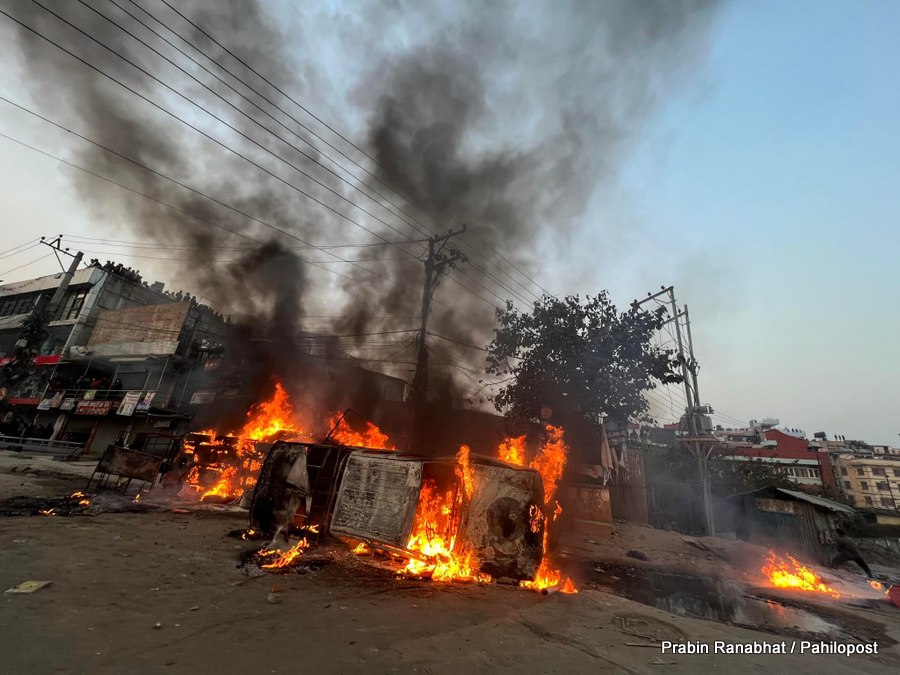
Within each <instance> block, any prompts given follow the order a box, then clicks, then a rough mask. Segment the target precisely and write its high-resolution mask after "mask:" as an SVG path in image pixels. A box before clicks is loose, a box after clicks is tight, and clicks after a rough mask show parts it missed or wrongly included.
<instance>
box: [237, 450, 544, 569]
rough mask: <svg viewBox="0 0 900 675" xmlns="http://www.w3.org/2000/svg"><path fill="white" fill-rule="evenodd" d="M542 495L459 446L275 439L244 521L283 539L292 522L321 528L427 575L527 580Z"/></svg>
mask: <svg viewBox="0 0 900 675" xmlns="http://www.w3.org/2000/svg"><path fill="white" fill-rule="evenodd" d="M543 501H544V488H543V484H542V480H541V476H540V474H539V473H538V472H537V471H535V470H533V469H530V468H525V467H521V466H515V465H513V464H508V463H506V462H503V461H500V460H496V459H491V458H487V457H481V456H478V455H471V456H470V454H469V449H468V448H467V447H465V446H463V448H461V450H460V453H459V454H458V455H457V456H456V457H446V458H433V457H423V456H417V455H413V454H401V453H398V452H395V451H385V450H374V449H368V448H356V447H348V446H344V445H339V444H330V443H327V442H326V443H318V444H316V443H295V442H285V441H279V442H276V443H275V444H274V445H273V446H272V447H271V449H270V450H269V452H268V454H267V455H266V458H265V461H264V463H263V466H262V469H261V471H260V473H259V478H258V481H257V483H256V487H255V489H254V493H253V499H252V503H251V507H250V527H251V528H252V529H253V530H254V531H256V532H258V533H264V534H266V535H268V536H272V537H273V538H274V539H276V540H277V539H278V538H282V539H284V540H285V541H286V538H287V534H288V533H289V532H290V531H291V529H292V528H305V529H306V530H307V531H312V532H318V533H320V534H330V535H332V536H334V537H338V538H340V539H342V540H345V541H348V542H350V543H356V544H357V545H360V546H361V545H365V546H368V547H371V548H372V549H375V550H380V551H383V552H386V553H388V554H391V555H395V556H397V557H400V558H403V559H405V560H407V561H408V562H407V567H406V570H407V571H411V572H413V573H415V572H416V571H417V570H428V572H429V574H433V578H436V579H438V578H441V577H440V575H450V576H452V577H453V578H469V579H475V580H479V579H481V578H484V579H490V578H494V579H502V578H506V579H510V580H531V579H533V578H534V577H535V575H536V574H537V572H538V568H539V566H540V564H541V559H542V556H543V547H544V539H545V538H544V527H545V518H544V504H543ZM450 576H448V577H447V578H450Z"/></svg>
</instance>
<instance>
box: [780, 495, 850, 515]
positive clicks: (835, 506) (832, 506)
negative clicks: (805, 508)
mask: <svg viewBox="0 0 900 675" xmlns="http://www.w3.org/2000/svg"><path fill="white" fill-rule="evenodd" d="M775 489H776V490H778V492H784V493H785V494H787V495H790V496H791V497H793V498H794V499H800V500H803V501H805V502H809V503H810V504H815V505H816V506H821V507H822V508H825V509H829V510H830V511H841V512H843V513H849V514H851V515H852V514H854V513H856V509H854V508H853V507H852V506H847V505H846V504H839V503H838V502H833V501H831V500H830V499H824V498H823V497H816V496H815V495H809V494H806V493H805V492H798V491H797V490H788V489H787V488H775Z"/></svg>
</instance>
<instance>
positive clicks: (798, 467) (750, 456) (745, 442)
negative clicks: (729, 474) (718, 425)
mask: <svg viewBox="0 0 900 675" xmlns="http://www.w3.org/2000/svg"><path fill="white" fill-rule="evenodd" d="M715 434H716V436H717V437H719V438H722V439H723V443H722V445H721V446H720V449H719V453H720V454H719V457H720V459H724V460H728V461H736V462H738V461H749V460H754V461H759V462H763V463H765V464H769V465H772V466H773V467H775V468H777V469H778V470H779V471H780V472H781V473H782V474H783V475H784V476H786V477H787V478H788V479H790V480H792V481H793V482H795V483H797V484H798V485H806V486H810V487H822V486H826V485H827V486H832V487H835V486H836V477H835V474H834V468H833V466H832V462H831V457H830V456H829V454H828V453H827V452H824V451H820V448H818V447H817V446H815V445H812V444H810V442H809V441H807V440H806V438H804V437H801V436H800V432H792V433H785V432H784V431H782V430H780V429H775V428H755V429H737V430H717V431H716V432H715Z"/></svg>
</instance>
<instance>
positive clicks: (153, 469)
mask: <svg viewBox="0 0 900 675" xmlns="http://www.w3.org/2000/svg"><path fill="white" fill-rule="evenodd" d="M160 465H162V458H161V457H154V456H153V455H148V454H146V453H143V452H138V451H137V450H127V449H126V448H122V447H119V446H117V445H110V446H108V447H107V448H106V452H104V453H103V456H102V457H101V458H100V461H99V462H98V463H97V468H96V469H94V472H95V473H108V474H111V475H113V476H122V477H124V478H133V479H135V480H143V481H147V482H148V483H152V482H153V481H154V480H155V479H156V474H157V472H159V467H160Z"/></svg>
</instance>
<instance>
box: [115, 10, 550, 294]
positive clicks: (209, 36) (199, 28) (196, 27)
mask: <svg viewBox="0 0 900 675" xmlns="http://www.w3.org/2000/svg"><path fill="white" fill-rule="evenodd" d="M111 1H112V0H110V2H111ZM129 2H131V4H132V5H134V6H135V7H138V8H139V9H140V10H141V11H142V12H143V13H144V14H146V15H147V16H149V17H150V18H152V19H153V20H154V21H156V22H157V23H158V24H160V25H161V26H163V27H164V28H165V29H166V30H168V31H169V32H170V33H172V34H173V35H176V36H177V37H178V38H179V39H180V40H181V41H182V42H184V43H185V44H187V45H189V46H190V47H191V48H192V49H194V50H195V51H196V52H197V53H199V54H202V55H203V56H204V57H205V58H206V59H207V60H208V61H210V62H211V63H214V64H216V66H218V67H219V68H221V69H222V70H223V71H224V72H226V73H228V74H229V75H230V76H231V77H232V78H234V79H235V80H237V81H238V82H240V83H241V84H243V85H244V86H245V87H247V88H248V89H249V90H250V91H252V92H254V93H255V94H256V95H258V96H260V97H261V98H262V99H263V100H265V101H266V102H267V103H269V104H270V105H271V106H273V107H274V108H275V109H276V110H278V111H279V112H281V113H282V114H284V115H286V116H287V117H289V118H290V119H291V120H293V121H294V122H295V123H296V124H298V125H299V126H300V127H301V128H303V129H304V130H305V131H307V132H308V133H310V134H312V135H313V136H314V137H315V138H318V139H319V140H320V141H321V142H322V143H324V144H325V145H326V146H327V147H329V148H331V149H332V150H334V151H335V152H337V153H338V154H340V155H341V156H342V157H344V158H345V159H347V160H349V161H350V162H352V163H353V164H354V165H355V166H357V167H358V168H360V169H361V170H362V171H363V172H365V173H366V175H368V176H369V177H370V178H372V179H373V180H375V181H377V182H378V183H379V184H380V185H382V186H384V187H387V188H389V189H391V190H392V191H393V192H394V193H396V194H397V195H399V196H401V197H403V199H405V200H406V202H407V203H408V204H410V205H411V206H412V207H413V208H415V209H416V210H417V211H418V212H419V213H420V214H422V215H424V216H426V217H427V218H429V219H430V220H431V221H432V223H434V219H433V218H432V217H431V216H430V215H429V214H428V213H426V211H425V210H424V209H422V208H421V207H419V206H418V205H416V204H415V202H414V201H413V200H411V199H410V198H409V197H408V195H405V194H403V193H402V192H401V191H399V190H398V189H397V188H396V187H395V186H392V185H389V184H387V183H385V182H384V181H383V180H382V179H381V178H379V177H378V176H376V175H375V174H374V173H372V172H371V171H369V170H368V169H367V168H366V167H364V166H363V165H362V164H360V163H359V162H358V161H357V160H355V159H354V158H353V157H350V156H349V155H347V154H346V153H344V152H343V151H341V150H340V149H339V148H337V147H335V146H334V145H332V144H331V143H329V142H328V141H327V140H326V139H324V138H323V137H322V136H320V135H319V134H317V133H315V132H314V131H312V130H311V129H309V128H308V127H306V126H305V125H303V124H302V123H301V122H300V121H299V120H297V119H296V118H295V117H293V116H292V115H290V114H289V113H288V112H287V111H285V110H283V109H282V108H281V107H279V106H278V105H277V104H275V103H274V102H273V101H271V100H270V99H269V98H267V97H266V96H265V95H264V94H262V93H261V92H259V91H258V90H257V89H256V88H254V87H252V86H250V85H249V84H248V83H247V82H246V81H244V80H243V79H241V78H240V77H238V76H237V75H235V74H234V73H233V72H231V71H230V70H228V69H227V68H226V67H225V66H223V65H222V64H221V63H219V62H218V60H216V59H214V58H213V57H211V56H209V55H208V54H206V53H205V52H204V51H203V50H201V49H200V48H199V47H197V46H196V45H194V44H193V43H192V42H191V41H190V40H188V39H187V38H185V37H184V36H182V35H181V34H179V33H178V32H176V31H175V30H173V29H172V28H171V27H170V26H169V25H168V23H166V22H163V21H161V20H160V19H158V18H157V17H156V16H154V15H153V14H151V13H150V12H149V11H148V10H147V9H146V8H144V7H140V6H139V5H137V3H135V2H134V0H129ZM162 2H163V4H165V5H166V6H167V7H168V8H169V9H170V10H171V11H173V12H174V13H175V14H177V15H178V16H179V17H181V18H182V19H183V20H184V21H185V22H186V23H188V24H189V25H190V26H192V27H193V28H194V30H196V31H198V32H199V33H201V34H202V35H204V36H205V37H206V38H207V39H208V40H210V42H212V43H213V44H215V45H216V46H217V47H219V49H221V50H222V51H224V52H225V53H226V54H228V55H229V56H231V58H233V59H234V60H235V61H237V62H238V63H240V64H241V65H242V66H243V67H244V68H245V69H247V70H248V71H249V72H251V73H253V74H254V75H256V77H258V78H259V79H260V80H261V81H263V82H265V83H266V84H267V85H268V86H269V87H271V88H272V89H273V90H274V91H276V92H278V93H279V94H281V95H282V96H283V97H284V98H285V99H287V100H288V101H290V102H291V103H293V104H294V105H295V106H297V107H298V108H299V109H300V110H302V111H303V112H304V113H306V114H307V115H308V116H309V117H311V118H312V119H314V120H315V121H317V122H318V123H319V124H321V125H322V126H324V127H325V128H326V129H328V130H329V131H330V132H331V133H333V134H334V135H335V136H337V137H338V138H340V139H341V140H343V141H344V142H345V143H347V144H348V145H350V146H351V147H353V148H354V149H356V150H357V151H359V152H360V153H362V154H363V155H364V156H365V157H367V158H368V159H369V160H371V161H372V162H373V163H374V164H375V165H376V166H380V167H382V168H384V167H383V166H382V165H381V163H380V162H378V160H377V159H376V158H374V157H372V155H370V154H369V153H368V152H366V151H365V150H363V149H362V148H360V147H359V146H358V145H356V144H355V143H353V141H351V140H350V139H348V138H347V137H346V136H344V135H343V134H341V133H340V132H339V131H337V129H335V128H334V127H332V126H331V125H329V124H328V123H327V122H325V121H324V120H323V119H321V118H320V117H318V116H317V115H316V114H315V113H313V112H312V111H311V110H309V109H308V108H307V107H305V106H304V105H302V104H301V103H300V102H298V101H297V100H296V99H294V98H293V97H292V96H290V95H289V94H288V93H287V92H285V91H284V90H282V89H281V88H280V87H279V86H278V85H276V84H275V83H274V82H272V81H271V80H270V79H268V78H267V77H266V76H264V75H263V74H262V73H260V72H259V71H258V70H256V69H255V68H254V67H253V66H252V65H250V64H249V63H247V62H246V61H245V60H243V59H242V58H240V57H239V56H238V55H237V54H235V53H234V52H233V51H231V50H230V49H229V48H228V47H227V46H226V45H224V44H222V43H221V42H220V41H219V40H217V39H216V38H215V37H214V36H213V35H212V34H211V33H210V32H209V31H207V30H206V29H204V28H203V27H202V26H200V25H198V24H197V23H195V22H194V21H193V20H191V19H190V18H189V17H187V16H185V15H184V14H183V13H181V12H180V11H179V10H178V9H176V8H175V7H173V6H172V5H171V4H169V3H168V2H166V0H162ZM114 4H115V3H114ZM117 6H118V5H117ZM129 15H130V13H129ZM151 30H152V29H151ZM153 32H154V33H155V31H153ZM157 35H158V33H157ZM160 37H161V38H162V36H160ZM162 39H164V38H162ZM170 44H171V43H170ZM179 51H180V50H179ZM182 53H183V52H182ZM189 58H190V57H189ZM192 60H193V59H192ZM195 63H196V61H195ZM198 65H199V64H198ZM332 161H333V160H332ZM388 201H389V200H388ZM390 203H391V204H392V205H393V202H390ZM394 206H396V205H394ZM397 208H400V209H401V210H402V207H399V206H397ZM405 213H407V215H410V214H409V213H408V212H405ZM420 225H421V224H420ZM422 227H425V226H424V225H422ZM476 236H477V235H476ZM477 238H478V239H479V241H480V242H481V243H482V244H483V245H486V246H488V247H489V248H491V250H493V251H494V253H496V254H497V255H498V256H499V257H500V258H501V259H502V260H504V261H505V262H506V263H507V264H508V265H510V266H511V267H512V268H513V269H514V270H516V271H517V272H519V274H521V275H522V276H523V277H525V278H526V279H528V281H530V282H531V283H532V284H534V285H535V286H537V287H538V288H540V289H541V291H542V292H543V293H544V294H547V295H550V293H549V292H548V291H547V290H546V289H545V288H544V287H543V286H541V285H540V284H538V283H537V282H535V281H534V280H533V279H532V278H531V277H530V276H528V275H527V274H525V273H524V272H523V271H522V270H520V269H519V268H518V267H517V266H516V265H515V264H513V263H512V262H511V261H509V260H508V259H507V258H506V257H505V256H503V255H502V254H501V253H500V252H499V251H497V250H496V249H493V247H490V246H489V245H488V244H487V242H485V241H484V239H483V238H481V237H477ZM497 267H498V269H500V270H501V271H502V272H503V273H504V274H506V275H507V277H509V278H510V279H511V280H512V281H513V282H515V283H517V284H518V285H519V286H520V287H522V288H523V289H525V290H526V292H531V291H529V290H528V289H527V288H526V287H525V286H523V285H522V284H521V283H520V282H519V281H518V280H516V279H515V278H514V277H512V275H509V274H508V273H507V272H506V271H505V270H503V269H502V268H501V267H500V266H499V265H497Z"/></svg>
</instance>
